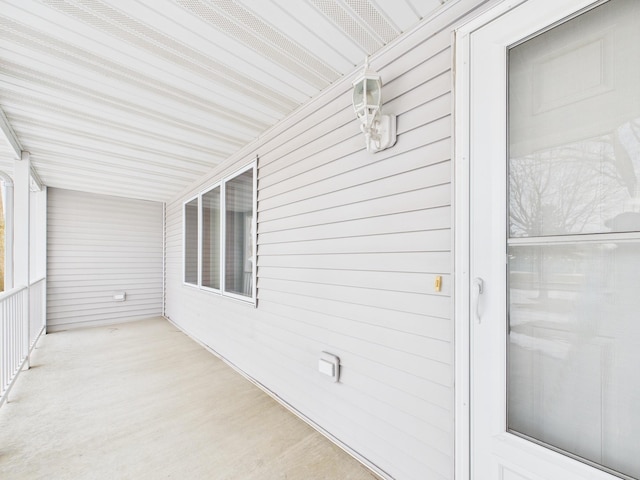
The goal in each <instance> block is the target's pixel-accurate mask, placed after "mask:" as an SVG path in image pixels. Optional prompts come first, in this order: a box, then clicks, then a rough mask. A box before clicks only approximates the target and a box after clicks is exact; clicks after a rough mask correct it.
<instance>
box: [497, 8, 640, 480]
mask: <svg viewBox="0 0 640 480" xmlns="http://www.w3.org/2000/svg"><path fill="white" fill-rule="evenodd" d="M639 24H640V2H638V1H637V0H611V1H610V2H608V3H604V4H603V5H601V6H599V7H597V8H595V9H592V10H590V11H588V12H586V13H584V14H582V15H580V16H578V17H576V18H574V19H571V20H569V21H567V22H565V23H563V24H561V25H559V26H557V27H555V28H553V29H551V30H549V31H547V32H545V33H542V34H540V35H538V36H536V37H534V38H532V39H530V40H528V41H526V42H524V43H522V44H520V45H518V46H515V47H514V48H512V49H511V50H510V53H509V132H508V133H509V240H508V244H509V247H508V254H509V269H508V297H509V302H508V309H509V310H508V362H507V365H508V389H507V391H508V401H507V404H508V413H507V423H508V428H509V429H510V431H512V432H513V433H516V434H519V435H523V436H525V437H527V438H529V439H532V440H534V441H537V442H539V443H542V444H545V445H547V446H549V447H551V448H554V449H557V450H559V451H562V452H564V453H566V454H568V455H571V456H575V457H577V458H580V459H583V460H584V461H587V462H589V463H591V464H593V465H595V466H598V467H600V468H604V469H609V470H612V471H614V472H621V473H623V474H626V475H629V476H631V477H634V478H640V456H639V455H638V454H637V446H638V445H640V433H639V432H640V413H639V412H638V409H637V405H639V404H640V403H639V402H640V377H639V376H638V375H637V374H636V372H635V370H636V369H637V365H640V348H638V345H640V322H639V321H638V319H637V312H638V311H640V295H638V293H637V290H638V285H640V268H638V267H637V265H638V263H639V262H640V190H639V186H638V180H637V179H638V175H639V174H640V29H638V25H639ZM630 59H633V61H630ZM611 232H629V233H631V234H632V235H628V237H629V239H628V240H624V241H622V240H612V238H615V237H612V236H611V235H608V234H609V233H611ZM587 233H589V234H591V235H590V236H589V237H584V236H583V235H582V234H587ZM634 234H637V235H634ZM550 235H559V236H561V238H555V239H550V238H546V237H547V236H550ZM527 237H528V238H527ZM618 238H619V237H618ZM552 240H553V242H552Z"/></svg>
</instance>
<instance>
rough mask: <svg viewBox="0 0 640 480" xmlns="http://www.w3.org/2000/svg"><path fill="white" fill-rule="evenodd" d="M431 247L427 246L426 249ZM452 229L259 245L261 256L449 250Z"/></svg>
mask: <svg viewBox="0 0 640 480" xmlns="http://www.w3.org/2000/svg"><path fill="white" fill-rule="evenodd" d="M427 247H428V248H427ZM450 248H451V232H450V231H449V230H433V231H428V232H409V233H393V234H386V235H376V236H372V237H347V238H338V239H326V240H311V241H308V242H296V243H291V244H285V245H283V244H280V243H275V244H269V245H258V255H300V254H323V253H380V252H420V251H424V250H425V249H428V250H430V251H434V252H437V251H449V249H450Z"/></svg>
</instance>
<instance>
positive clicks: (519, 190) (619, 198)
mask: <svg viewBox="0 0 640 480" xmlns="http://www.w3.org/2000/svg"><path fill="white" fill-rule="evenodd" d="M634 133H635V132H634ZM509 179H510V183H509V204H510V210H509V217H510V227H509V228H510V235H511V237H536V236H546V235H567V234H580V233H594V232H602V231H603V228H604V224H605V221H606V219H607V218H611V217H612V216H613V215H614V214H616V213H618V212H619V209H620V207H621V205H620V204H621V203H624V198H629V197H630V196H631V197H632V196H633V195H635V190H636V176H635V172H634V166H633V163H632V161H631V159H630V158H629V155H628V153H627V150H626V149H625V148H624V146H622V144H621V143H620V140H619V138H618V135H617V134H612V135H608V136H606V137H600V138H597V139H591V140H586V141H583V142H579V143H574V144H570V145H565V146H559V147H556V148H552V149H549V150H545V151H542V152H536V153H533V154H531V155H528V156H525V157H521V158H513V159H511V160H510V162H509ZM625 190H626V192H625ZM612 200H613V202H612ZM542 249H543V247H537V248H534V249H533V251H534V252H535V253H534V258H533V262H534V265H536V267H535V271H536V277H537V278H536V279H535V280H534V282H535V284H537V287H538V296H539V298H540V299H546V298H548V288H550V287H549V284H548V283H549V282H548V281H547V280H548V279H547V273H551V272H545V269H544V265H545V263H546V262H543V256H544V255H545V253H544V252H543V251H542ZM547 255H548V253H547ZM548 260H549V259H548V258H547V261H548Z"/></svg>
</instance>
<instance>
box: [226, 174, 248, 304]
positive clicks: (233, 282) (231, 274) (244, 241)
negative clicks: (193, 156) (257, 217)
mask: <svg viewBox="0 0 640 480" xmlns="http://www.w3.org/2000/svg"><path fill="white" fill-rule="evenodd" d="M253 205H254V201H253V169H252V170H248V171H246V172H244V173H242V174H240V175H238V176H236V177H234V178H232V179H231V180H229V181H227V182H226V183H225V253H224V262H225V264H224V265H225V279H224V289H225V292H230V293H234V294H237V295H242V296H245V297H251V296H252V295H253V269H254V264H253V263H254V252H253V248H254V245H253V244H254V242H253V237H254V234H253V215H254V212H253Z"/></svg>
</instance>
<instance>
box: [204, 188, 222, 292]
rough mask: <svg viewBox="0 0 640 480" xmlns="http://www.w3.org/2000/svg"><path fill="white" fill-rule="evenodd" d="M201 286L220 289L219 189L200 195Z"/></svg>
mask: <svg viewBox="0 0 640 480" xmlns="http://www.w3.org/2000/svg"><path fill="white" fill-rule="evenodd" d="M202 285H203V286H204V287H209V288H214V289H216V290H219V289H220V187H216V188H214V189H212V190H209V191H208V192H206V193H205V194H203V195H202Z"/></svg>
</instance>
